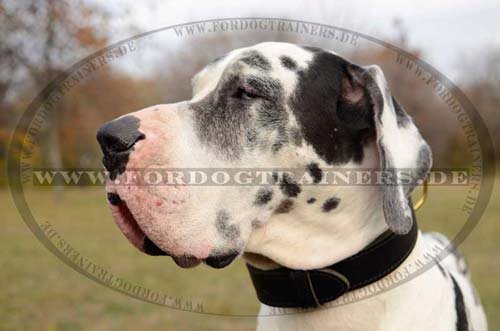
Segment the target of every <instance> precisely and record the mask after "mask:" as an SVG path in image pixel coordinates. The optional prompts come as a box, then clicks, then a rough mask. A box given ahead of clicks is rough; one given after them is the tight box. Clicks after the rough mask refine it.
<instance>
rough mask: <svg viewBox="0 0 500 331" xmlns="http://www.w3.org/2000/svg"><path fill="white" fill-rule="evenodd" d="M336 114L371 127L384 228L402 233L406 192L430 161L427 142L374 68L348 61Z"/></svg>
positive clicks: (407, 215)
mask: <svg viewBox="0 0 500 331" xmlns="http://www.w3.org/2000/svg"><path fill="white" fill-rule="evenodd" d="M341 94H342V95H341V98H340V103H339V105H338V109H337V113H338V117H339V119H341V120H342V121H343V122H344V123H345V124H346V125H348V126H350V127H359V128H363V127H367V126H369V125H374V127H375V131H376V139H377V149H378V155H379V160H380V169H381V170H382V171H383V172H384V177H385V178H387V180H386V181H385V183H384V184H383V186H382V192H383V210H384V216H385V221H386V223H387V225H388V226H389V228H390V229H391V230H392V231H393V232H395V233H398V234H405V233H408V231H410V229H411V227H412V222H413V221H412V216H411V215H412V213H411V209H410V208H412V207H411V206H410V205H409V202H408V196H409V195H410V193H411V192H412V191H413V189H414V188H415V187H416V186H417V185H418V184H420V183H422V182H423V180H424V179H425V177H426V176H427V174H428V172H429V170H430V167H431V165H432V155H431V150H430V148H429V145H427V143H426V142H425V140H424V139H423V138H422V136H421V135H420V133H419V131H418V129H417V127H416V126H415V124H414V123H413V121H412V120H411V118H410V116H408V114H406V112H405V111H404V110H403V108H402V107H401V105H400V104H399V103H398V102H397V101H396V100H395V99H394V98H393V97H392V96H391V94H390V91H389V89H388V87H387V82H386V80H385V77H384V74H383V72H382V70H381V69H380V68H379V67H378V66H368V67H359V66H356V65H353V64H348V65H347V67H346V73H345V75H344V77H343V82H342V93H341Z"/></svg>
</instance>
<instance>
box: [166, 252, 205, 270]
mask: <svg viewBox="0 0 500 331" xmlns="http://www.w3.org/2000/svg"><path fill="white" fill-rule="evenodd" d="M172 259H173V260H174V262H175V264H177V265H178V266H179V267H181V268H193V267H196V266H197V265H199V264H200V263H201V260H200V259H197V258H196V257H194V256H192V255H182V256H172Z"/></svg>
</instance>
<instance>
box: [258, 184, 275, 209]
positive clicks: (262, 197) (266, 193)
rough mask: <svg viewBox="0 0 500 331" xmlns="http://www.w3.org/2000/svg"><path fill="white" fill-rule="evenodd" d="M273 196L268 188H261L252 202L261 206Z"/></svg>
mask: <svg viewBox="0 0 500 331" xmlns="http://www.w3.org/2000/svg"><path fill="white" fill-rule="evenodd" d="M272 198H273V191H272V190H270V189H268V188H261V189H259V190H258V191H257V196H256V197H255V202H254V204H255V205H257V206H262V205H265V204H266V203H268V202H269V201H271V199H272Z"/></svg>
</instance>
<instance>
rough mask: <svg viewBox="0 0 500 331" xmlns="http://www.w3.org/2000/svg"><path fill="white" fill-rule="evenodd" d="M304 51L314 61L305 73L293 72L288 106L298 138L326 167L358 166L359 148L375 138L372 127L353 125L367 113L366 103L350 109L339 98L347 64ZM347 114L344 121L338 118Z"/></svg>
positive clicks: (370, 125) (361, 150)
mask: <svg viewBox="0 0 500 331" xmlns="http://www.w3.org/2000/svg"><path fill="white" fill-rule="evenodd" d="M306 49H308V50H309V51H312V52H313V53H314V57H313V60H312V62H311V64H310V65H309V67H308V68H307V69H306V70H301V71H298V72H297V74H298V84H297V87H296V89H295V92H294V95H293V96H292V98H291V102H290V105H291V109H292V111H293V113H294V114H295V116H296V118H297V122H298V124H299V127H300V129H301V132H302V135H303V137H304V139H305V140H306V141H307V142H308V143H309V144H311V145H312V146H313V148H314V149H315V151H316V153H318V155H319V156H320V157H321V158H323V159H324V160H325V161H326V162H328V163H329V164H340V163H346V162H349V161H351V160H353V161H354V162H357V163H360V162H362V160H363V147H364V145H365V144H366V143H367V142H368V141H369V140H370V139H374V138H375V129H374V126H373V123H370V124H369V126H368V127H363V126H362V128H359V127H356V125H355V124H356V123H357V122H358V117H360V116H361V115H363V114H365V113H367V112H369V111H370V109H368V108H369V107H370V102H369V100H368V101H365V102H364V105H365V106H364V108H363V107H354V106H349V104H348V103H346V102H345V101H344V100H343V99H342V98H341V97H342V92H343V84H344V81H345V79H346V78H345V77H348V73H347V68H348V66H349V65H351V64H350V63H349V62H347V61H346V60H344V59H342V58H341V57H339V56H336V55H334V54H331V53H328V52H325V51H322V50H320V49H317V48H309V47H308V48H306ZM351 113H352V114H353V115H352V117H353V118H349V120H348V121H346V120H345V119H344V118H342V117H340V116H339V115H340V114H351ZM363 118H364V117H363ZM370 120H371V121H372V122H373V119H372V118H371V117H370ZM360 121H361V120H360Z"/></svg>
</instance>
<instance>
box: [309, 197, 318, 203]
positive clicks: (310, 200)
mask: <svg viewBox="0 0 500 331" xmlns="http://www.w3.org/2000/svg"><path fill="white" fill-rule="evenodd" d="M315 202H316V198H309V199H307V203H315Z"/></svg>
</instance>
